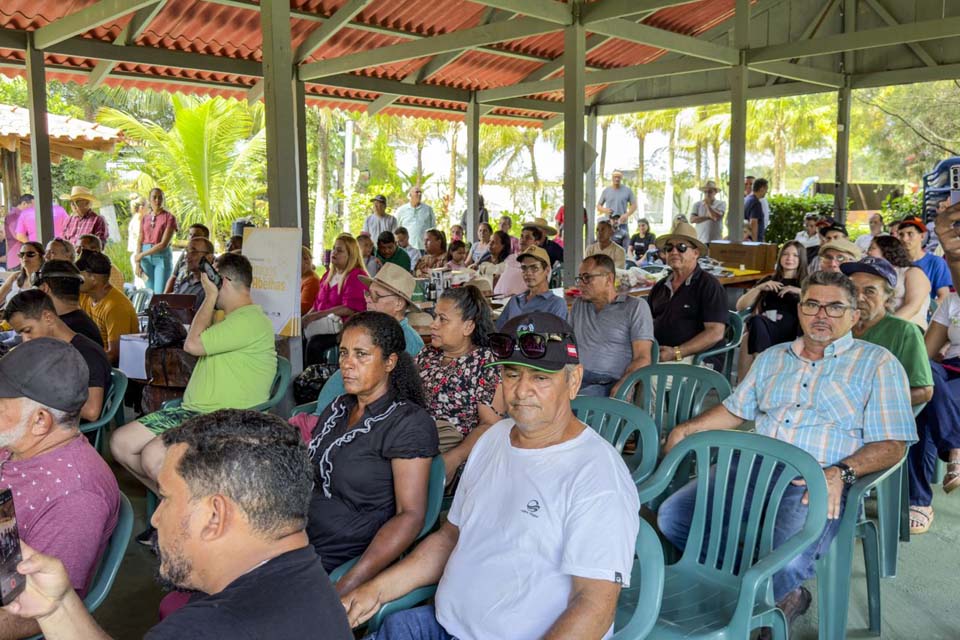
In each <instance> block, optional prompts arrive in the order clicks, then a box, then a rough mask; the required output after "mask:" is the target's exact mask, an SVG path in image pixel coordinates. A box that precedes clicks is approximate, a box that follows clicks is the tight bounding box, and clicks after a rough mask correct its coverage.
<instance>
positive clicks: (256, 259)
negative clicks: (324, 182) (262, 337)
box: [243, 227, 302, 337]
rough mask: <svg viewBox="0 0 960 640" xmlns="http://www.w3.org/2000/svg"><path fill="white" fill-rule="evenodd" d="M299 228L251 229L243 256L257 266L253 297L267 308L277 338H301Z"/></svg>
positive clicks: (246, 235)
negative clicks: (278, 336)
mask: <svg viewBox="0 0 960 640" xmlns="http://www.w3.org/2000/svg"><path fill="white" fill-rule="evenodd" d="M301 242H302V235H301V232H300V229H298V228H290V227H284V228H276V227H274V228H266V227H247V228H245V229H244V230H243V255H244V256H246V257H247V259H248V260H249V261H250V264H251V265H252V266H253V286H252V287H251V288H250V295H251V297H252V298H253V301H254V302H255V303H256V304H259V305H260V306H261V307H263V312H264V313H266V314H267V317H268V318H270V321H271V322H272V323H273V331H274V333H276V334H277V335H280V336H286V337H295V336H299V335H300V244H301Z"/></svg>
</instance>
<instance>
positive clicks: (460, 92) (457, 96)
mask: <svg viewBox="0 0 960 640" xmlns="http://www.w3.org/2000/svg"><path fill="white" fill-rule="evenodd" d="M310 82H311V84H320V85H324V86H328V87H341V88H343V89H354V90H355V91H369V92H370V93H392V94H394V95H398V96H410V97H411V98H425V99H427V100H444V101H447V102H464V103H466V102H469V101H470V92H469V91H467V90H466V89H455V88H453V87H443V86H440V85H435V84H406V83H403V82H401V81H400V80H388V79H386V78H374V77H371V76H359V75H356V74H353V73H341V74H338V75H335V76H325V77H323V78H318V79H317V80H311V81H310Z"/></svg>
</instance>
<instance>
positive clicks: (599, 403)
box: [570, 396, 660, 483]
mask: <svg viewBox="0 0 960 640" xmlns="http://www.w3.org/2000/svg"><path fill="white" fill-rule="evenodd" d="M570 407H571V408H572V409H573V412H574V414H576V416H577V417H578V418H579V419H580V420H582V421H583V422H584V423H586V425H587V426H588V427H590V428H591V429H593V430H594V431H596V432H597V433H599V434H600V435H601V436H603V439H604V440H606V441H607V442H609V443H610V444H611V445H613V448H614V449H616V450H617V451H618V452H619V453H623V447H624V445H626V444H627V441H629V440H630V439H631V438H633V437H634V436H636V439H637V449H636V451H635V452H634V453H632V454H630V455H629V456H625V460H624V461H625V462H626V463H627V468H628V469H630V474H631V475H632V476H633V481H634V482H637V483H639V482H643V481H644V480H646V479H647V477H648V476H649V475H650V474H651V473H653V470H654V468H655V467H656V466H657V454H658V452H659V450H660V441H659V438H658V436H657V425H655V424H654V423H653V418H651V417H650V416H649V415H647V414H646V413H644V412H643V411H642V410H641V409H640V408H639V407H635V406H633V405H632V404H630V403H628V402H624V401H623V400H616V399H614V398H591V397H587V396H580V397H577V398H574V400H573V402H571V403H570Z"/></svg>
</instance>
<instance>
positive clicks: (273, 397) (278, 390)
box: [250, 356, 292, 411]
mask: <svg viewBox="0 0 960 640" xmlns="http://www.w3.org/2000/svg"><path fill="white" fill-rule="evenodd" d="M291 370H292V367H291V366H290V361H289V360H287V359H286V358H284V357H283V356H277V373H276V374H275V375H274V376H273V384H272V385H270V399H269V400H267V401H266V402H261V403H260V404H258V405H257V406H255V407H250V408H251V409H253V410H254V411H269V410H270V409H273V408H274V407H275V406H277V405H278V404H280V401H281V400H283V396H285V395H286V394H287V389H288V388H290V377H291Z"/></svg>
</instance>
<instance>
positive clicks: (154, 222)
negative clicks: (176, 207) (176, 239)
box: [140, 209, 177, 244]
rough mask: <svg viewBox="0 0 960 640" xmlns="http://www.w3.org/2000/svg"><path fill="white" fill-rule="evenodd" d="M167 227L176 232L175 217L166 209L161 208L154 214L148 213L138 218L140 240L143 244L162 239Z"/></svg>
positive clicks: (154, 242) (155, 242) (153, 242)
mask: <svg viewBox="0 0 960 640" xmlns="http://www.w3.org/2000/svg"><path fill="white" fill-rule="evenodd" d="M167 228H172V229H173V232H174V233H176V232H177V219H176V218H174V217H173V214H172V213H170V212H169V211H167V210H166V209H162V210H161V211H160V213H159V214H157V215H156V216H154V215H153V214H152V213H148V214H146V215H144V216H143V218H142V219H141V220H140V241H141V242H142V243H143V244H157V243H159V242H160V241H161V240H163V235H164V234H165V233H166V232H167Z"/></svg>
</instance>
